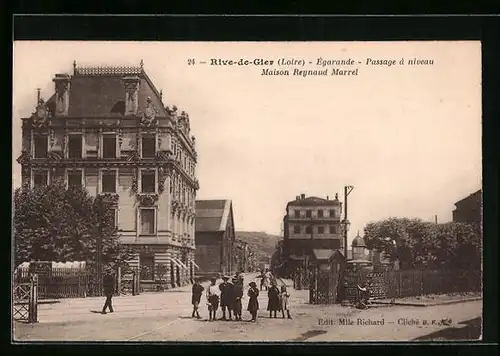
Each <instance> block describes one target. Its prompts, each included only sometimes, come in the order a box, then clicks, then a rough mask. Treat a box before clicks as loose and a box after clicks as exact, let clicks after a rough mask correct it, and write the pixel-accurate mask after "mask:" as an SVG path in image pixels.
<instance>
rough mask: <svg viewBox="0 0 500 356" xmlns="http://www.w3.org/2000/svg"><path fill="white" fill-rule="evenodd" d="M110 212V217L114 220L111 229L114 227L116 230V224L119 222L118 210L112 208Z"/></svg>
mask: <svg viewBox="0 0 500 356" xmlns="http://www.w3.org/2000/svg"><path fill="white" fill-rule="evenodd" d="M110 211H111V213H110V215H111V217H112V219H113V220H112V222H111V227H113V228H114V229H115V228H116V226H117V223H116V222H117V220H118V219H117V217H118V210H117V209H115V208H111V209H110Z"/></svg>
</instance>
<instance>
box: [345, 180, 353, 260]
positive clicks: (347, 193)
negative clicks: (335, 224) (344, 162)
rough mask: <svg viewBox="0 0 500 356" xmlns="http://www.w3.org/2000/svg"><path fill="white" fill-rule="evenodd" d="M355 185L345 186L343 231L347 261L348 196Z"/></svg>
mask: <svg viewBox="0 0 500 356" xmlns="http://www.w3.org/2000/svg"><path fill="white" fill-rule="evenodd" d="M353 189H354V187H353V186H352V185H347V186H345V187H344V221H343V223H344V224H343V232H344V253H345V260H346V262H347V231H348V230H349V227H348V225H349V220H348V219H347V197H348V196H349V194H351V192H352V190H353Z"/></svg>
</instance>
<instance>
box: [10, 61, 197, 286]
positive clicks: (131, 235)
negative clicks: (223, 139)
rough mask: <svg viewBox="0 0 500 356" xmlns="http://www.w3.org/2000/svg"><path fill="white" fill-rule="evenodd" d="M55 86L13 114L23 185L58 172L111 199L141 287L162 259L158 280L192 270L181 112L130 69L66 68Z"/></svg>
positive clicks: (174, 279) (178, 279) (192, 185)
mask: <svg viewBox="0 0 500 356" xmlns="http://www.w3.org/2000/svg"><path fill="white" fill-rule="evenodd" d="M54 82H55V94H54V95H53V96H52V97H51V98H50V99H49V100H48V101H47V102H46V103H45V102H44V101H43V100H42V99H41V98H39V100H38V105H37V107H36V110H35V112H34V113H33V115H32V116H31V117H29V118H23V119H22V120H23V124H22V135H23V143H22V149H23V152H22V155H21V157H20V158H19V160H18V162H19V163H20V164H21V165H22V180H23V184H27V185H30V186H36V185H38V184H49V183H50V182H52V181H55V180H63V181H64V182H65V183H66V185H68V186H69V185H80V186H84V187H85V188H86V189H87V190H88V192H89V193H90V194H91V195H92V196H97V195H98V194H108V195H110V196H112V197H113V198H114V199H115V201H116V205H115V214H116V222H115V223H116V226H117V228H118V232H119V234H120V235H121V239H122V242H123V243H124V244H128V245H131V246H133V248H134V250H135V251H136V255H135V257H134V258H133V259H132V260H131V261H130V265H131V266H133V267H139V268H140V267H141V266H143V265H148V266H149V267H150V268H149V270H150V272H149V273H143V275H142V279H143V281H144V283H145V285H146V286H147V285H148V283H150V284H154V282H155V280H157V279H158V276H157V275H156V272H155V268H156V267H157V266H158V265H159V264H165V265H166V267H167V269H168V272H167V273H166V280H167V283H166V284H167V286H168V285H172V286H178V285H183V284H186V283H188V282H190V280H191V278H192V277H193V273H194V272H193V270H194V250H195V239H194V226H195V201H196V191H197V190H198V181H197V179H196V175H195V168H196V163H197V153H196V150H195V138H194V136H190V125H189V116H188V114H186V113H185V112H180V113H179V112H178V110H177V108H176V107H173V108H172V109H170V108H169V107H165V106H164V105H163V103H162V98H161V94H160V93H159V92H158V91H157V89H156V88H155V87H154V85H153V83H152V82H151V80H150V79H149V77H148V76H147V74H146V72H145V71H144V69H143V66H142V63H141V66H138V67H80V68H77V67H76V63H75V65H74V73H73V75H72V76H70V75H68V74H56V76H55V78H54Z"/></svg>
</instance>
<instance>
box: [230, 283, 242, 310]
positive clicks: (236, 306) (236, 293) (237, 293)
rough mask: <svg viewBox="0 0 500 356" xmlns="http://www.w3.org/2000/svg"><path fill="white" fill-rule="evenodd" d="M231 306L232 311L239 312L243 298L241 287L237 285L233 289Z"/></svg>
mask: <svg viewBox="0 0 500 356" xmlns="http://www.w3.org/2000/svg"><path fill="white" fill-rule="evenodd" d="M233 298H234V300H233V306H232V309H233V310H236V311H240V312H241V308H242V306H241V298H243V285H242V284H240V283H237V284H235V285H234V287H233Z"/></svg>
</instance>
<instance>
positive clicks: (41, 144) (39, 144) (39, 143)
mask: <svg viewBox="0 0 500 356" xmlns="http://www.w3.org/2000/svg"><path fill="white" fill-rule="evenodd" d="M33 141H34V146H35V147H34V150H35V158H47V153H48V152H47V151H48V145H49V143H48V136H46V135H36V136H34V137H33Z"/></svg>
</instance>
